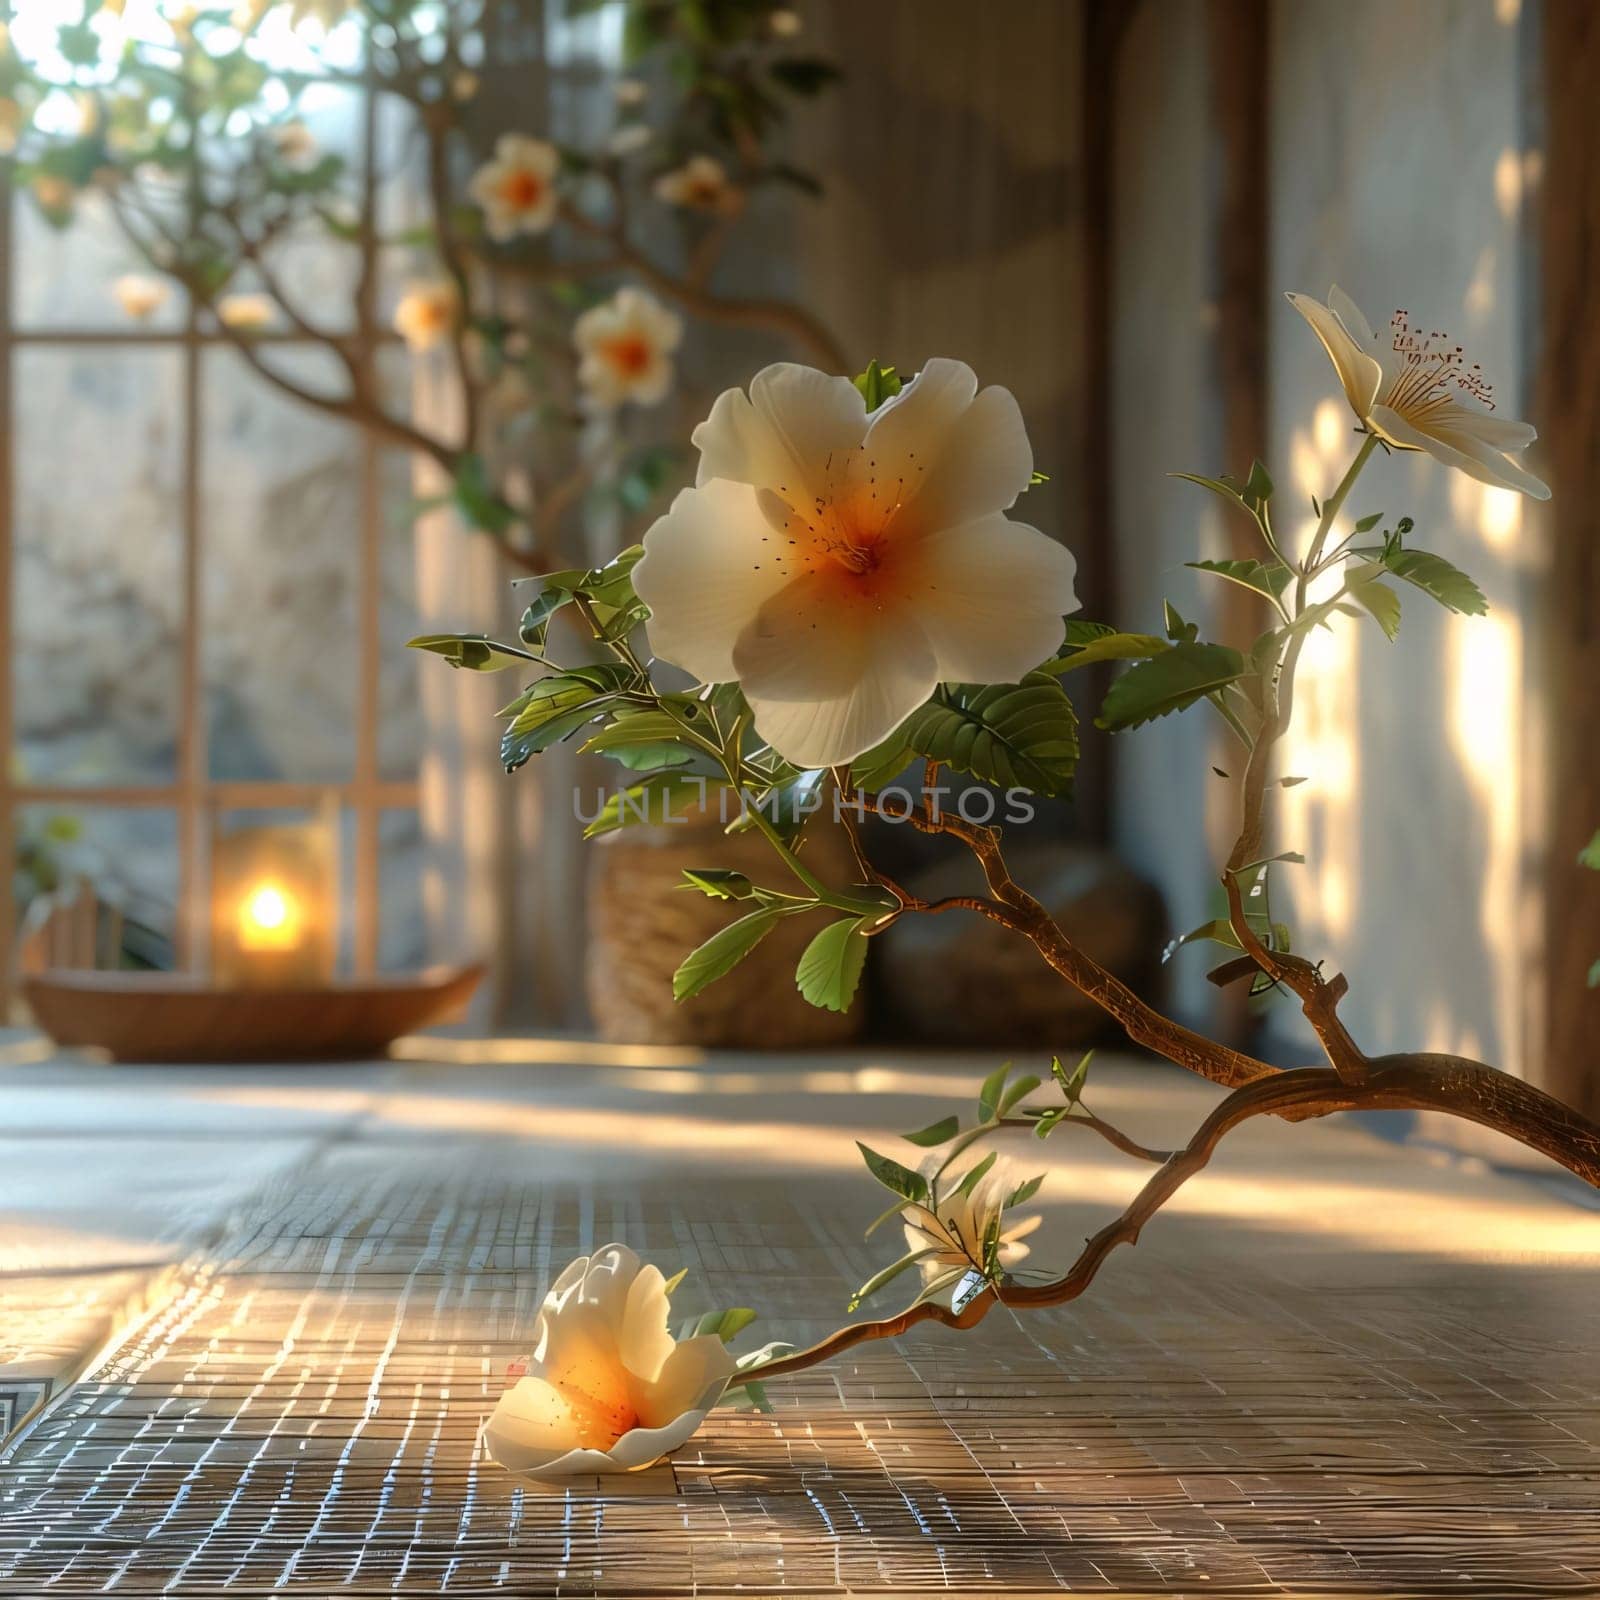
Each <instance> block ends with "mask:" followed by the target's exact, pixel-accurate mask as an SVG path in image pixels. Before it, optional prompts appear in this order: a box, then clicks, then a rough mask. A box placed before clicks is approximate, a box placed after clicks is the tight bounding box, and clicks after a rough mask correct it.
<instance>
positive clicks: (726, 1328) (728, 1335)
mask: <svg viewBox="0 0 1600 1600" xmlns="http://www.w3.org/2000/svg"><path fill="white" fill-rule="evenodd" d="M755 1320H756V1314H755V1312H754V1311H752V1310H751V1309H750V1307H749V1306H730V1307H729V1308H728V1309H727V1310H726V1311H708V1312H706V1314H705V1315H704V1316H703V1317H701V1318H700V1319H699V1321H698V1322H696V1323H695V1325H694V1333H693V1334H691V1335H690V1337H691V1338H696V1337H698V1336H699V1335H701V1334H704V1333H714V1334H715V1335H716V1336H717V1337H718V1338H719V1339H720V1340H721V1341H722V1342H723V1343H724V1344H728V1343H730V1342H731V1341H732V1340H733V1339H735V1338H736V1337H737V1336H738V1335H739V1334H741V1333H742V1332H743V1331H744V1330H745V1329H746V1328H748V1327H749V1326H750V1324H751V1323H752V1322H754V1321H755Z"/></svg>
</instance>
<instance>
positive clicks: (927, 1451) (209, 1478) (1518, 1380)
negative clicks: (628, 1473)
mask: <svg viewBox="0 0 1600 1600" xmlns="http://www.w3.org/2000/svg"><path fill="white" fill-rule="evenodd" d="M399 1165H400V1168H401V1170H395V1165H394V1164H393V1163H387V1162H386V1163H385V1164H384V1166H383V1168H382V1169H379V1168H377V1167H376V1166H373V1167H372V1168H371V1169H370V1170H361V1169H360V1167H359V1165H358V1166H357V1167H356V1168H355V1169H354V1170H352V1169H351V1168H349V1167H348V1166H347V1167H346V1168H345V1169H344V1170H342V1171H341V1170H338V1168H337V1164H336V1166H335V1169H334V1170H328V1171H321V1170H319V1169H316V1168H312V1169H310V1170H308V1171H307V1172H305V1173H304V1174H302V1175H300V1176H299V1177H297V1178H296V1180H295V1181H294V1182H292V1183H283V1184H279V1185H278V1186H276V1187H275V1188H273V1189H272V1191H271V1192H269V1193H267V1194H265V1195H263V1196H262V1197H261V1198H260V1201H259V1203H258V1204H257V1205H255V1206H254V1207H252V1208H251V1209H250V1210H249V1211H248V1213H247V1214H245V1215H243V1216H242V1217H241V1218H240V1219H239V1221H238V1225H237V1226H236V1227H235V1228H234V1229H233V1230H232V1232H231V1234H230V1235H229V1236H228V1237H227V1238H226V1240H225V1242H224V1243H223V1245H222V1246H221V1247H220V1248H219V1249H217V1250H216V1251H215V1252H213V1253H211V1254H210V1255H208V1256H207V1257H206V1258H205V1259H203V1260H200V1261H197V1262H194V1263H191V1264H190V1266H189V1268H188V1269H187V1270H186V1272H185V1273H183V1274H182V1275H181V1278H180V1283H179V1287H178V1289H177V1291H176V1292H175V1293H174V1294H173V1295H172V1297H171V1298H170V1299H169V1300H167V1301H166V1302H165V1303H164V1304H163V1305H162V1306H161V1308H160V1309H159V1311H158V1313H157V1314H156V1315H154V1316H153V1317H152V1318H151V1319H150V1320H148V1321H147V1322H146V1323H145V1324H143V1325H142V1326H140V1327H139V1328H137V1330H136V1331H135V1332H134V1334H133V1336H132V1337H130V1338H129V1339H128V1340H127V1341H126V1342H125V1344H124V1345H123V1346H122V1347H121V1348H120V1349H119V1350H118V1351H117V1352H116V1353H115V1354H114V1355H113V1356H112V1357H111V1358H110V1359H109V1360H108V1361H107V1362H106V1363H105V1364H104V1365H103V1366H102V1367H101V1368H100V1369H99V1370H98V1371H96V1372H94V1373H92V1374H91V1375H90V1377H89V1379H88V1380H87V1381H85V1382H83V1383H81V1384H80V1385H79V1386H78V1387H77V1388H76V1389H75V1390H73V1391H72V1392H71V1394H70V1395H69V1396H68V1397H67V1399H66V1400H65V1401H64V1402H63V1403H61V1404H59V1405H58V1406H57V1407H56V1408H55V1409H54V1410H53V1411H52V1412H51V1413H49V1414H48V1415H47V1416H46V1418H45V1419H44V1420H43V1421H42V1422H41V1423H39V1424H38V1425H36V1426H35V1428H34V1429H33V1430H31V1431H30V1432H29V1433H28V1434H27V1435H26V1436H25V1437H24V1438H23V1440H22V1441H21V1442H20V1444H18V1445H17V1446H16V1447H15V1448H14V1449H13V1451H12V1453H11V1455H10V1457H9V1458H8V1460H7V1461H6V1462H5V1464H4V1466H3V1468H0V1594H4V1595H6V1596H23V1595H26V1596H43V1595H57V1594H87V1593H97V1594H98V1593H115V1594H126V1595H141V1594H152V1593H175V1594H180V1595H190V1596H243V1595H255V1594H266V1593H277V1594H289V1595H298V1596H319V1597H320V1596H328V1595H335V1594H337V1595H346V1594H349V1595H388V1594H403V1595H424V1594H430V1595H431V1594H440V1595H461V1596H475V1595H489V1594H496V1595H499V1594H507V1593H511V1594H516V1595H725V1594H732V1593H755V1594H767V1593H782V1594H790V1593H801V1594H836V1593H842V1592H863V1593H892V1594H908V1593H922V1592H930V1591H932V1592H946V1593H955V1594H960V1595H972V1594H980V1593H991V1592H996V1593H1041V1592H1046V1593H1047V1592H1056V1591H1061V1590H1070V1591H1074V1592H1077V1591H1083V1592H1105V1591H1118V1592H1127V1593H1182V1594H1201V1593H1206V1594H1241V1593H1249V1594H1254V1593H1272V1594H1278V1593H1285V1592H1292V1593H1299V1594H1319V1595H1326V1594H1364V1595H1383V1596H1397V1595H1417V1596H1424V1595H1436V1594H1460V1593H1462V1592H1470V1593H1474V1594H1478V1595H1488V1596H1493V1597H1496V1600H1505V1597H1511V1596H1514V1595H1523V1594H1526V1595H1555V1594H1566V1593H1573V1594H1579V1593H1600V1361H1597V1359H1596V1355H1595V1352H1596V1350H1597V1348H1600V1301H1597V1296H1596V1294H1595V1293H1594V1290H1593V1287H1592V1285H1591V1284H1590V1283H1589V1282H1588V1281H1587V1279H1586V1278H1584V1277H1583V1276H1582V1275H1579V1274H1575V1273H1572V1272H1565V1271H1560V1270H1555V1269H1552V1268H1541V1267H1516V1266H1512V1265H1505V1266H1502V1267H1501V1268H1499V1269H1497V1270H1495V1271H1492V1272H1490V1271H1486V1270H1480V1269H1477V1268H1473V1269H1471V1270H1468V1269H1467V1268H1465V1267H1462V1266H1459V1265H1456V1266H1451V1267H1449V1268H1448V1269H1440V1268H1438V1267H1437V1266H1435V1267H1434V1268H1432V1269H1427V1270H1428V1281H1426V1282H1425V1283H1419V1282H1416V1281H1411V1280H1410V1279H1409V1278H1408V1274H1407V1272H1406V1271H1404V1270H1396V1271H1395V1272H1393V1273H1392V1274H1387V1275H1379V1277H1378V1278H1377V1279H1376V1280H1374V1279H1373V1278H1371V1277H1370V1275H1369V1276H1368V1277H1367V1278H1365V1279H1364V1280H1363V1282H1362V1284H1361V1285H1360V1286H1358V1287H1350V1286H1348V1285H1347V1286H1344V1287H1342V1288H1341V1287H1340V1286H1339V1284H1338V1283H1337V1282H1336V1281H1335V1280H1336V1279H1337V1276H1338V1272H1337V1263H1336V1262H1330V1267H1329V1272H1330V1283H1329V1287H1328V1289H1327V1291H1326V1292H1325V1293H1324V1292H1321V1291H1319V1290H1310V1291H1308V1289H1307V1287H1306V1285H1305V1283H1304V1282H1303V1281H1300V1282H1291V1281H1288V1280H1287V1279H1282V1278H1279V1277H1277V1276H1275V1275H1274V1274H1273V1273H1271V1272H1270V1271H1269V1270H1266V1269H1256V1270H1252V1269H1251V1268H1250V1267H1249V1266H1248V1265H1241V1263H1248V1262H1249V1261H1250V1259H1251V1254H1250V1248H1249V1244H1250V1241H1249V1237H1248V1235H1247V1234H1243V1233H1241V1232H1240V1231H1239V1230H1231V1231H1229V1232H1228V1235H1227V1237H1226V1238H1225V1239H1224V1240H1222V1241H1217V1240H1215V1239H1213V1238H1212V1237H1211V1234H1212V1232H1213V1230H1212V1229H1211V1228H1209V1227H1208V1226H1207V1225H1206V1224H1204V1223H1203V1222H1201V1221H1198V1220H1194V1219H1185V1218H1176V1219H1171V1220H1170V1221H1166V1222H1164V1224H1163V1227H1162V1228H1160V1229H1152V1230H1150V1233H1149V1234H1148V1236H1147V1241H1146V1243H1144V1244H1141V1246H1140V1248H1139V1251H1138V1252H1137V1254H1136V1255H1134V1254H1129V1255H1127V1256H1125V1257H1124V1258H1122V1259H1121V1260H1120V1261H1119V1263H1118V1265H1117V1267H1116V1268H1115V1269H1114V1270H1112V1271H1109V1272H1108V1273H1107V1275H1106V1276H1105V1278H1104V1280H1103V1282H1102V1284H1101V1285H1100V1286H1099V1289H1098V1291H1097V1293H1096V1294H1095V1295H1094V1296H1093V1297H1092V1298H1091V1299H1087V1300H1085V1301H1083V1302H1080V1303H1079V1305H1077V1306H1075V1307H1072V1308H1066V1309H1063V1310H1060V1311H1057V1312H1053V1313H1049V1314H1045V1315H1042V1316H1036V1317H1033V1318H1032V1319H1030V1320H1029V1321H1028V1322H1027V1323H1026V1324H1023V1323H1021V1322H1018V1321H1015V1320H1012V1319H1010V1318H1007V1317H1003V1316H999V1315H997V1316H995V1317H992V1318H991V1319H990V1320H989V1322H988V1324H986V1328H985V1334H984V1336H983V1337H982V1338H981V1339H970V1338H969V1339H960V1338H957V1337H954V1336H950V1335H947V1334H942V1333H938V1332H934V1333H930V1334H928V1335H927V1336H926V1337H921V1338H917V1337H913V1338H910V1339H907V1340H906V1341H904V1342H903V1343H902V1344H901V1345H899V1346H898V1347H891V1346H888V1345H875V1346H868V1347H864V1348H863V1349H861V1350H859V1351H857V1352H855V1353H852V1355H851V1356H848V1357H846V1358H845V1359H844V1360H842V1361H840V1362H838V1363H836V1364H834V1365H832V1366H830V1367H823V1368H818V1369H814V1370H812V1371H810V1372H808V1373H805V1374H803V1375H801V1376H800V1377H799V1378H798V1379H796V1380H794V1381H792V1382H790V1383H787V1384H784V1385H781V1386H777V1387H775V1388H774V1391H773V1394H772V1399H773V1401H774V1403H775V1405H776V1407H777V1410H776V1412H775V1414H772V1415H755V1414H749V1413H744V1414H738V1413H733V1412H718V1413H716V1414H714V1415H713V1417H712V1418H711V1419H710V1421H709V1423H708V1425H707V1427H706V1428H705V1429H704V1431H703V1432H702V1433H701V1434H700V1435H699V1436H698V1437H697V1438H696V1439H695V1440H693V1441H692V1442H691V1444H690V1446H689V1447H688V1448H687V1449H686V1450H685V1451H684V1452H682V1454H681V1455H680V1456H679V1457H678V1459H677V1460H676V1461H675V1462H674V1463H673V1464H672V1466H671V1467H670V1468H663V1469H659V1470H658V1471H655V1472H652V1473H649V1474H645V1475H644V1476H643V1477H642V1478H641V1479H640V1480H639V1481H637V1482H634V1483H631V1484H629V1485H627V1486H626V1487H627V1491H628V1492H626V1493H622V1492H618V1491H617V1490H616V1489H615V1488H614V1487H612V1486H606V1485H602V1484H601V1483H600V1482H599V1481H598V1480H595V1481H591V1482H589V1483H586V1484H579V1485H577V1486H575V1487H574V1488H572V1489H571V1490H570V1491H567V1492H563V1493H557V1494H548V1493H540V1492H536V1491H532V1490H529V1489H527V1488H524V1487H521V1486H519V1485H518V1484H517V1483H516V1482H514V1481H513V1480H512V1479H510V1478H509V1477H507V1476H506V1475H505V1474H504V1473H502V1472H500V1471H498V1470H497V1469H496V1468H494V1467H492V1466H491V1465H489V1464H488V1463H487V1462H486V1461H485V1460H484V1458H483V1455H482V1450H481V1446H480V1445H479V1443H478V1441H477V1433H478V1428H479V1425H480V1423H481V1421H482V1419H483V1417H484V1416H485V1415H486V1414H487V1412H488V1410H489V1409H490V1407H491V1406H492V1404H493V1401H494V1398H495V1396H496V1395H497V1394H498V1393H499V1391H500V1390H501V1388H503V1387H504V1384H505V1381H506V1379H505V1372H506V1367H507V1364H508V1363H509V1362H511V1361H512V1360H513V1359H515V1358H516V1357H518V1356H520V1355H521V1354H523V1353H524V1352H525V1349H526V1343H527V1334H528V1330H529V1327H530V1325H531V1322H532V1317H533V1313H534V1309H535V1305H536V1300H537V1295H538V1291H539V1286H540V1285H541V1284H542V1283H544V1282H546V1281H548V1279H549V1277H550V1276H551V1275H552V1273H553V1270H554V1269H555V1268H557V1267H559V1266H560V1264H561V1263H562V1262H564V1261H565V1260H566V1259H567V1258H568V1257H569V1256H570V1255H572V1254H573V1253H575V1252H576V1251H577V1250H579V1249H580V1248H581V1247H584V1246H586V1245H588V1244H590V1243H592V1242H594V1241H596V1240H601V1239H604V1238H609V1237H624V1238H627V1239H628V1240H629V1241H630V1242H632V1243H634V1244H635V1245H636V1246H637V1247H638V1248H639V1249H640V1250H641V1251H642V1252H643V1253H645V1254H646V1255H648V1256H649V1257H651V1258H652V1259H655V1260H657V1261H659V1262H661V1263H662V1264H663V1265H665V1266H667V1267H668V1270H671V1267H672V1266H673V1265H676V1264H687V1265H689V1266H691V1268H692V1272H691V1277H690V1280H689V1283H688V1284H686V1286H685V1289H684V1290H683V1291H680V1294H682V1295H685V1296H689V1295H692V1294H693V1292H694V1290H695V1289H698V1290H699V1293H700V1296H701V1303H707V1304H709V1303H719V1304H720V1303H727V1302H729V1301H731V1300H732V1299H734V1298H736V1297H738V1296H740V1295H741V1294H742V1295H744V1296H748V1297H750V1298H752V1299H753V1300H754V1301H755V1302H756V1303H757V1304H759V1305H760V1306H761V1307H762V1308H763V1311H764V1313H765V1314H766V1320H765V1322H764V1323H763V1324H759V1325H758V1327H757V1328H756V1329H754V1330H752V1332H753V1333H762V1332H763V1331H764V1333H765V1336H767V1337H772V1336H776V1335H777V1334H779V1333H780V1332H781V1333H783V1334H785V1335H787V1336H797V1335H804V1334H805V1333H807V1332H814V1331H820V1330H821V1328H822V1327H823V1325H824V1324H825V1323H827V1322H828V1321H829V1314H830V1312H831V1311H832V1310H833V1309H834V1308H836V1307H837V1305H838V1303H839V1300H840V1297H841V1290H842V1288H843V1279H844V1278H845V1277H848V1276H849V1274H850V1273H851V1272H853V1271H858V1270H860V1269H862V1268H865V1267H867V1266H868V1265H869V1264H870V1261H871V1259H873V1258H872V1255H871V1253H870V1252H869V1251H868V1249H867V1248H866V1247H864V1246H863V1245H862V1243H861V1240H860V1238H859V1229H858V1226H857V1225H856V1223H855V1222H854V1220H853V1219H852V1221H851V1222H850V1224H849V1225H848V1226H846V1224H845V1223H844V1222H842V1221H840V1220H838V1219H836V1218H833V1217H832V1216H831V1215H830V1213H829V1211H828V1209H827V1207H826V1201H825V1196H823V1195H819V1190H818V1186H817V1185H815V1184H814V1183H803V1182H800V1181H798V1180H796V1179H795V1178H793V1177H789V1176H779V1177H774V1178H772V1179H760V1178H750V1179H745V1180H741V1182H740V1184H739V1186H738V1191H737V1194H736V1195H735V1196H732V1197H731V1198H732V1203H730V1192H729V1188H728V1185H727V1183H726V1182H725V1181H724V1182H718V1183H713V1182H710V1181H706V1180H701V1181H689V1182H677V1183H673V1184H671V1185H668V1184H666V1183H665V1182H657V1183H644V1184H637V1183H630V1184H627V1185H625V1186H624V1185H618V1186H617V1192H616V1193H608V1192H607V1191H606V1189H605V1188H604V1186H603V1185H601V1186H599V1187H595V1186H590V1185H582V1184H574V1183H572V1182H570V1181H568V1182H550V1183H548V1184H545V1183H541V1182H540V1181H539V1178H538V1175H537V1174H536V1173H535V1174H527V1173H516V1172H513V1171H507V1170H504V1169H501V1170H490V1169H489V1168H487V1167H483V1166H479V1167H478V1168H477V1169H476V1171H475V1172H474V1169H473V1167H472V1165H471V1164H467V1167H466V1171H467V1172H471V1173H473V1174H474V1175H470V1176H468V1175H464V1173H463V1164H462V1163H460V1162H459V1161H458V1162H456V1163H454V1164H453V1165H446V1164H443V1163H440V1164H436V1165H434V1166H431V1167H430V1166H425V1165H420V1164H418V1161H417V1158H416V1156H415V1154H414V1151H413V1152H412V1153H408V1155H407V1157H406V1159H405V1160H404V1161H403V1162H401V1163H400V1164H399ZM1225 1262H1226V1263H1231V1265H1229V1266H1228V1267H1227V1268H1226V1269H1224V1268H1223V1267H1222V1266H1221V1263H1225ZM1401 1266H1402V1267H1403V1264H1401ZM1423 1270H1424V1269H1423V1268H1421V1267H1419V1268H1418V1271H1419V1272H1421V1271H1423ZM685 1303H686V1304H688V1303H689V1301H688V1300H686V1301H685Z"/></svg>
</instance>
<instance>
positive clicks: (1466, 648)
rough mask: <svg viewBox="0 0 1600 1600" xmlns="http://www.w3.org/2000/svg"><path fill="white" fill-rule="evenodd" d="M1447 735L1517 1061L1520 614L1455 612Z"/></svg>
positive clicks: (1502, 1013) (1498, 996)
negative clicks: (1472, 817) (1470, 814)
mask: <svg viewBox="0 0 1600 1600" xmlns="http://www.w3.org/2000/svg"><path fill="white" fill-rule="evenodd" d="M1446 651H1447V662H1448V672H1449V686H1450V687H1449V695H1450V706H1449V715H1450V740H1451V744H1452V747H1453V748H1454V750H1455V753H1456V758H1457V760H1458V761H1459V762H1460V765H1461V771H1462V775H1463V776H1464V777H1465V779H1466V781H1467V784H1468V786H1469V787H1470V789H1471V790H1472V793H1473V796H1474V799H1475V800H1476V803H1477V811H1478V820H1479V822H1480V824H1481V827H1482V835H1481V842H1480V841H1469V842H1468V845H1467V850H1468V854H1469V858H1470V859H1472V860H1473V862H1474V867H1475V872H1476V875H1477V878H1478V882H1479V890H1478V923H1479V928H1480V930H1481V932H1482V935H1483V945H1484V948H1485V950H1486V951H1487V952H1488V955H1489V962H1490V981H1491V983H1492V985H1493V991H1494V992H1493V995H1492V1004H1493V1014H1494V1019H1495V1031H1496V1034H1497V1035H1498V1040H1497V1046H1498V1052H1499V1056H1500V1061H1501V1064H1502V1065H1503V1066H1505V1067H1507V1068H1508V1069H1510V1070H1512V1071H1515V1070H1517V1068H1518V1066H1519V1065H1520V1061H1519V1059H1518V1058H1519V1056H1520V1043H1521V1038H1520V1035H1521V1029H1520V1027H1519V1026H1518V994H1517V990H1518V986H1519V971H1520V962H1519V959H1518V951H1519V943H1520V937H1521V932H1520V923H1521V915H1520V912H1521V908H1520V906H1519V903H1518V901H1519V895H1518V888H1519V882H1520V872H1519V868H1520V862H1521V854H1522V785H1521V778H1520V768H1521V742H1520V729H1521V720H1520V717H1519V715H1518V707H1519V706H1520V704H1521V700H1522V629H1521V626H1520V624H1519V623H1518V622H1517V620H1516V618H1515V617H1512V616H1510V615H1507V614H1504V613H1496V614H1494V615H1491V616H1487V617H1462V618H1453V619H1452V620H1451V625H1450V629H1449V633H1448V635H1447V641H1446Z"/></svg>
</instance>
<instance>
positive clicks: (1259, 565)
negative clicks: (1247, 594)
mask: <svg viewBox="0 0 1600 1600" xmlns="http://www.w3.org/2000/svg"><path fill="white" fill-rule="evenodd" d="M1184 566H1186V567H1193V568H1194V569H1195V571H1196V572H1214V573H1215V574H1216V575H1217V576H1218V577H1219V578H1226V579H1227V580H1228V582H1229V583H1237V584H1240V585H1242V586H1243V587H1244V588H1246V589H1254V590H1255V592H1256V593H1257V594H1264V595H1266V596H1268V597H1269V598H1270V599H1273V600H1276V599H1278V598H1279V597H1280V596H1281V595H1282V594H1283V591H1284V590H1285V589H1287V588H1288V587H1289V584H1290V583H1291V582H1292V581H1293V579H1294V574H1293V573H1292V572H1291V571H1290V570H1289V569H1288V568H1287V567H1286V566H1285V565H1284V564H1283V563H1282V562H1281V561H1271V562H1267V561H1185V562H1184Z"/></svg>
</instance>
